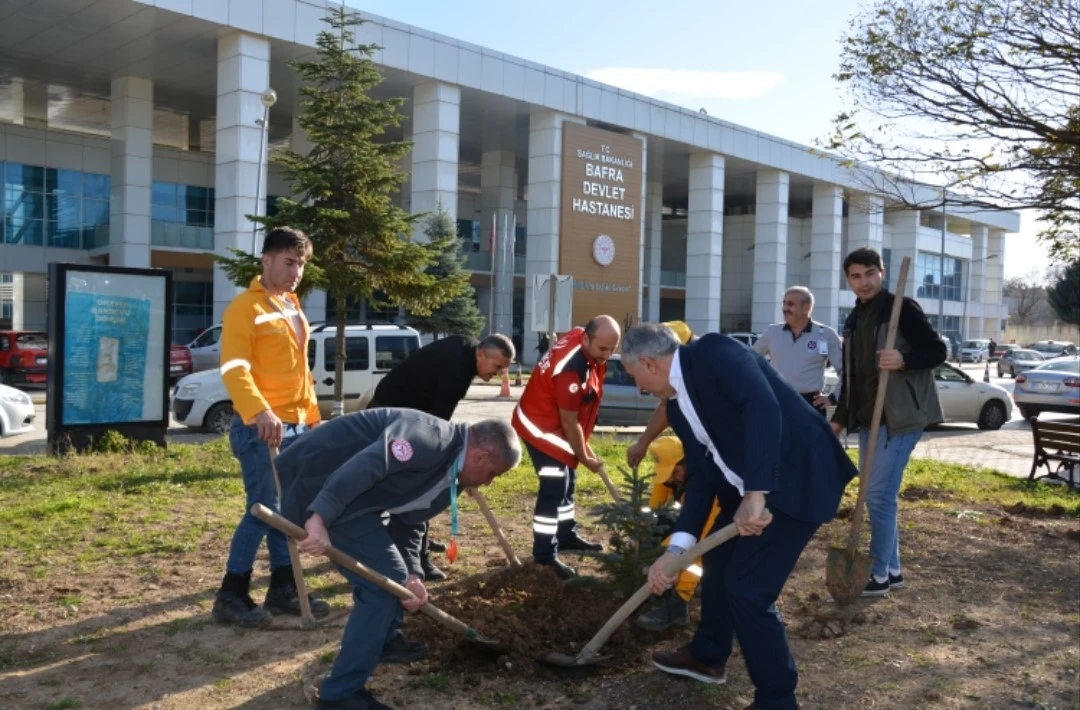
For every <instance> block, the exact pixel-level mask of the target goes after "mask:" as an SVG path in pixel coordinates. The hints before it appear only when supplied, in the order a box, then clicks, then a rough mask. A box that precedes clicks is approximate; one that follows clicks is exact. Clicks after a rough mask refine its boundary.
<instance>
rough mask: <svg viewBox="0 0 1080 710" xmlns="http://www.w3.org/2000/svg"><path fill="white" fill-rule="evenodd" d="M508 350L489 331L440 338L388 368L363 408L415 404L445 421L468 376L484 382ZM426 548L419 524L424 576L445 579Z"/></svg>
mask: <svg viewBox="0 0 1080 710" xmlns="http://www.w3.org/2000/svg"><path fill="white" fill-rule="evenodd" d="M514 354H515V353H514V344H513V343H512V342H511V341H510V338H508V337H506V336H505V335H502V334H500V333H493V334H491V335H489V336H487V337H486V338H484V339H483V340H482V341H480V342H479V343H478V342H477V341H476V339H475V338H466V337H463V336H460V335H450V336H447V337H445V338H440V339H439V340H436V341H435V342H433V343H429V344H428V345H425V346H424V347H422V348H420V349H419V350H417V351H416V352H414V353H413V354H412V355H410V356H409V357H408V358H407V359H406V360H405V361H404V362H402V363H401V364H400V365H398V366H397V367H395V368H394V369H393V370H391V371H390V374H388V375H387V376H386V377H384V378H383V379H382V381H381V382H380V383H379V384H378V385H377V386H376V387H375V394H374V396H373V397H372V400H371V402H370V403H368V406H367V408H368V409H377V408H379V407H396V408H406V409H419V410H420V411H421V412H427V413H428V414H431V415H433V416H436V417H438V418H440V419H445V420H446V421H450V417H451V416H452V415H453V414H454V409H455V408H456V407H457V406H458V403H459V402H460V401H461V400H462V399H464V398H465V394H466V393H467V392H468V391H469V385H470V384H472V381H473V378H474V377H479V378H480V379H481V380H483V381H484V382H488V381H490V380H491V378H492V377H495V376H496V375H499V374H501V373H502V372H503V371H505V370H506V368H507V367H509V366H510V363H511V361H513V359H514ZM437 547H441V545H439V546H437ZM430 550H431V543H430V541H429V540H428V536H427V528H426V527H425V530H424V540H423V544H422V546H421V549H420V564H421V566H422V569H423V571H424V579H425V580H427V581H429V582H431V581H439V580H442V579H446V573H445V572H443V571H442V570H441V569H439V568H438V567H436V566H435V565H434V564H432V562H431V554H430ZM437 551H441V550H437Z"/></svg>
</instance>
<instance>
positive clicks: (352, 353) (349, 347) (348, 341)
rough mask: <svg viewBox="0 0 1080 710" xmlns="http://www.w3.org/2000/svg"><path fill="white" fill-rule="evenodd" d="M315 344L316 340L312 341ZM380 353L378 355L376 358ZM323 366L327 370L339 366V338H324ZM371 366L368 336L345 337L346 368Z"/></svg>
mask: <svg viewBox="0 0 1080 710" xmlns="http://www.w3.org/2000/svg"><path fill="white" fill-rule="evenodd" d="M311 344H312V345H314V344H315V341H314V340H313V341H311ZM377 357H378V355H376V358H377ZM323 366H324V367H325V368H326V371H327V372H334V369H335V368H336V367H337V339H336V338H326V339H324V340H323ZM370 367H371V358H370V356H369V354H368V338H367V336H364V335H361V336H357V337H351V338H350V337H348V336H346V338H345V369H346V370H347V371H350V372H352V371H363V370H367V369H368V368H370Z"/></svg>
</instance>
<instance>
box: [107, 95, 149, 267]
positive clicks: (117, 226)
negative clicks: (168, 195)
mask: <svg viewBox="0 0 1080 710" xmlns="http://www.w3.org/2000/svg"><path fill="white" fill-rule="evenodd" d="M111 98H112V100H111V104H110V112H111V120H110V122H111V127H112V164H111V170H110V173H111V180H112V187H111V188H110V195H109V200H110V203H109V264H110V265H111V266H132V267H136V268H147V267H149V266H150V184H151V182H152V179H151V176H152V174H153V171H152V163H153V160H154V84H153V82H151V81H150V80H149V79H140V78H137V77H131V76H125V77H120V78H118V79H113V82H112V97H111Z"/></svg>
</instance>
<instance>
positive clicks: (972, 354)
mask: <svg viewBox="0 0 1080 710" xmlns="http://www.w3.org/2000/svg"><path fill="white" fill-rule="evenodd" d="M989 359H990V341H989V340H985V339H979V340H965V341H964V344H963V346H961V348H960V362H982V361H983V360H989Z"/></svg>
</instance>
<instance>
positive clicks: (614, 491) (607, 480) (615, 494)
mask: <svg viewBox="0 0 1080 710" xmlns="http://www.w3.org/2000/svg"><path fill="white" fill-rule="evenodd" d="M596 473H597V474H598V475H599V476H600V480H602V481H603V482H604V485H605V486H607V489H608V493H610V494H611V498H612V500H614V501H615V502H616V503H622V496H621V495H619V489H618V488H616V487H615V484H614V483H612V482H611V477H610V476H608V475H607V469H606V468H604V465H603V464H600V470H599V471H597V472H596Z"/></svg>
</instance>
